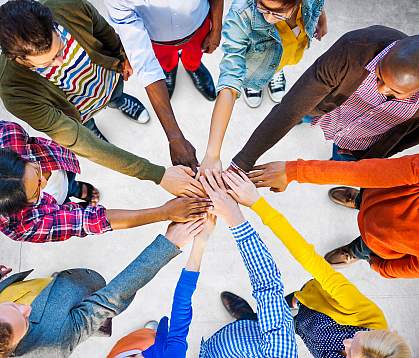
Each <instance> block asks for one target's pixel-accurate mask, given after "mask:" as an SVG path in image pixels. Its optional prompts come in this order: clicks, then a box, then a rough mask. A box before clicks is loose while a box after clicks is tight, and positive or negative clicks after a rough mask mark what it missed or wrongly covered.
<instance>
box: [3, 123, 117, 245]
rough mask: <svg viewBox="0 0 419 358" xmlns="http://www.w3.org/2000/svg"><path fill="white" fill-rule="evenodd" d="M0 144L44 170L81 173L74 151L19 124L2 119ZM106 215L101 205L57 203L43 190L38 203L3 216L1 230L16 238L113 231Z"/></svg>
mask: <svg viewBox="0 0 419 358" xmlns="http://www.w3.org/2000/svg"><path fill="white" fill-rule="evenodd" d="M0 147H1V148H4V149H10V150H13V151H14V152H16V153H18V154H19V155H20V156H21V157H22V158H24V159H26V160H30V161H37V162H39V163H40V164H41V167H42V170H45V171H52V170H66V171H70V172H73V173H80V167H79V162H78V160H77V158H76V156H75V155H74V154H73V153H72V152H71V151H69V150H68V149H66V148H63V147H61V146H60V145H58V144H57V143H55V142H53V141H51V140H48V139H44V138H39V137H29V135H28V133H26V132H25V130H24V129H23V128H22V127H21V126H20V125H18V124H17V123H13V122H6V121H0ZM105 214H106V209H105V208H104V207H102V206H100V205H97V206H87V207H86V208H84V207H83V206H82V205H80V204H77V203H71V202H70V203H65V204H63V205H58V204H57V202H56V200H55V199H54V198H53V197H52V196H51V195H49V194H47V193H43V195H42V197H41V200H40V201H39V203H37V204H30V205H28V206H27V207H26V208H25V209H23V210H22V211H20V212H19V213H17V214H15V215H12V216H10V217H5V216H1V215H0V231H1V232H3V234H5V235H6V236H8V237H9V238H11V239H12V240H16V241H28V242H35V243H42V242H51V241H63V240H67V239H69V238H70V237H72V236H78V237H85V236H87V235H92V234H101V233H104V232H106V231H109V230H112V228H111V226H110V224H109V222H108V220H107V218H106V215H105Z"/></svg>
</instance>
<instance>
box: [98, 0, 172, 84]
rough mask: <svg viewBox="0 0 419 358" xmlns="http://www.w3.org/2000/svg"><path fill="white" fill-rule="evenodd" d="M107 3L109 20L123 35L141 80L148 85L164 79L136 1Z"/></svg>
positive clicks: (130, 59) (131, 60)
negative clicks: (137, 10) (136, 8)
mask: <svg viewBox="0 0 419 358" xmlns="http://www.w3.org/2000/svg"><path fill="white" fill-rule="evenodd" d="M105 3H106V7H107V9H108V12H109V20H110V22H111V24H112V26H114V27H115V29H116V30H117V31H118V33H119V34H120V36H121V39H122V42H123V43H124V47H125V51H126V53H127V56H128V58H129V61H130V63H131V66H132V68H133V69H134V73H135V75H136V76H137V77H138V79H139V80H140V82H141V83H142V84H143V85H144V87H147V86H148V85H150V84H152V83H154V82H156V81H159V80H161V79H164V78H165V76H164V73H163V70H162V68H161V66H160V64H159V62H158V60H157V58H156V56H155V55H154V50H153V47H152V44H151V40H150V37H149V35H148V32H147V29H146V28H145V26H144V23H143V19H142V18H141V15H140V14H138V13H137V12H136V11H135V6H136V1H126V0H107V1H106V2H105Z"/></svg>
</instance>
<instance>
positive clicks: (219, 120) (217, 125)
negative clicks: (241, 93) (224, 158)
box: [206, 88, 237, 159]
mask: <svg viewBox="0 0 419 358" xmlns="http://www.w3.org/2000/svg"><path fill="white" fill-rule="evenodd" d="M236 97H237V94H236V91H235V90H233V89H230V88H224V89H222V90H221V91H220V93H219V94H218V96H217V100H216V101H215V105H214V110H213V112H212V117H211V126H210V134H209V138H208V146H207V151H206V156H207V157H210V158H217V159H218V158H219V157H220V152H221V146H222V143H223V140H224V135H225V132H226V130H227V126H228V123H229V122H230V118H231V114H232V112H233V108H234V103H235V101H236Z"/></svg>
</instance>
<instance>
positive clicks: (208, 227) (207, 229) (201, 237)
mask: <svg viewBox="0 0 419 358" xmlns="http://www.w3.org/2000/svg"><path fill="white" fill-rule="evenodd" d="M216 223H217V216H215V215H214V214H210V213H208V215H207V220H206V221H205V223H204V225H203V226H204V227H203V229H202V231H201V232H200V233H199V234H198V235H196V236H195V242H196V241H200V242H202V243H206V242H207V241H208V239H209V237H210V236H211V234H212V232H213V231H214V228H215V224H216Z"/></svg>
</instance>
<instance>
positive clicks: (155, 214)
mask: <svg viewBox="0 0 419 358" xmlns="http://www.w3.org/2000/svg"><path fill="white" fill-rule="evenodd" d="M106 216H107V218H108V221H109V223H110V224H111V227H112V229H113V230H120V229H129V228H132V227H137V226H142V225H147V224H152V223H155V222H159V221H165V220H168V219H169V217H168V214H167V213H166V212H165V210H164V209H163V208H162V207H156V208H151V209H140V210H119V209H109V210H107V211H106Z"/></svg>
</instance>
